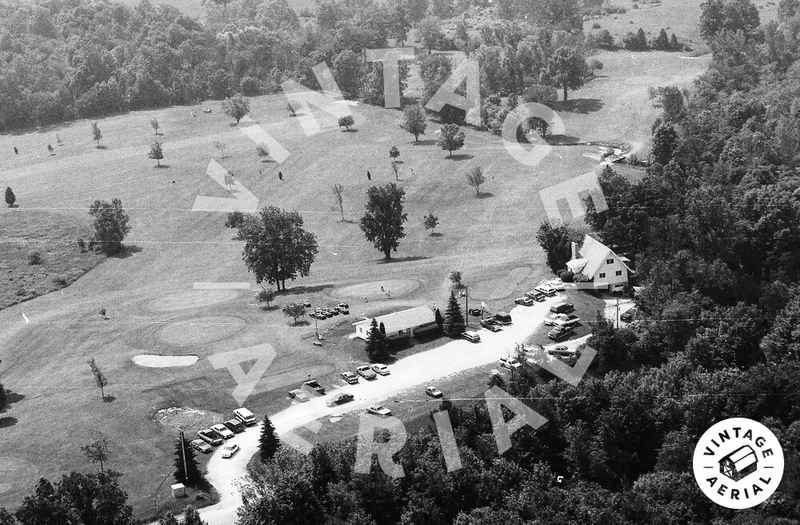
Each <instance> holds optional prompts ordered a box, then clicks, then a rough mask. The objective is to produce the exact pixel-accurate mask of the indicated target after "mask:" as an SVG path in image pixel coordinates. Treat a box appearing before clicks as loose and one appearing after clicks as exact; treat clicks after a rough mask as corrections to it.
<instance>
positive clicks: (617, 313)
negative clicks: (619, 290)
mask: <svg viewBox="0 0 800 525" xmlns="http://www.w3.org/2000/svg"><path fill="white" fill-rule="evenodd" d="M617 330H619V296H617Z"/></svg>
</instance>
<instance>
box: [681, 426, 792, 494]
mask: <svg viewBox="0 0 800 525" xmlns="http://www.w3.org/2000/svg"><path fill="white" fill-rule="evenodd" d="M692 466H693V470H694V477H695V479H696V480H697V483H698V485H700V489H701V490H702V491H703V493H704V494H705V495H706V496H708V497H709V498H710V499H711V501H713V502H714V503H716V504H718V505H722V506H723V507H727V508H729V509H749V508H750V507H755V506H756V505H759V504H761V503H763V502H764V501H766V500H767V499H768V498H769V497H770V496H772V494H773V493H774V492H775V490H776V489H777V488H778V485H780V482H781V478H782V477H783V449H782V448H781V444H780V443H779V442H778V439H777V438H776V437H775V434H773V433H772V431H770V430H769V429H768V428H767V427H765V426H764V425H762V424H761V423H759V422H757V421H753V420H752V419H746V418H731V419H726V420H724V421H720V422H719V423H716V424H715V425H714V426H712V427H711V428H709V429H708V430H706V432H705V433H704V434H703V435H702V437H701V438H700V441H698V442H697V446H696V447H695V449H694V458H693V463H692Z"/></svg>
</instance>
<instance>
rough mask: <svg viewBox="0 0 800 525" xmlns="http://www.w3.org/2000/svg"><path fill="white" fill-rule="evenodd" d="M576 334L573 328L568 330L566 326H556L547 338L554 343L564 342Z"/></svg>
mask: <svg viewBox="0 0 800 525" xmlns="http://www.w3.org/2000/svg"><path fill="white" fill-rule="evenodd" d="M574 333H575V332H573V331H572V329H571V328H567V327H565V326H556V327H555V328H553V329H552V330H550V333H548V334H547V337H549V338H550V339H552V340H553V341H562V340H564V339H569V338H570V337H571V336H572V335H573V334H574Z"/></svg>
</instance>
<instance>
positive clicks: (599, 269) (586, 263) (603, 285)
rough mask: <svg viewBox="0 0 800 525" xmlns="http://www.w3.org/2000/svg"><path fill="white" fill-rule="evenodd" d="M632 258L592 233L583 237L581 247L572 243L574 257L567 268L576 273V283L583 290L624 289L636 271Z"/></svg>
mask: <svg viewBox="0 0 800 525" xmlns="http://www.w3.org/2000/svg"><path fill="white" fill-rule="evenodd" d="M628 263H630V259H628V258H627V257H620V256H619V255H617V254H616V253H614V252H613V250H611V248H609V247H608V246H606V245H605V244H603V243H601V242H600V241H598V240H597V239H595V238H594V237H592V236H591V235H587V236H586V237H584V238H583V243H581V246H580V248H578V246H577V244H576V243H574V242H573V243H572V259H571V260H570V261H569V262H568V263H567V269H568V270H570V271H571V272H573V273H574V274H575V284H576V286H577V287H578V288H579V289H582V290H609V291H612V292H613V291H618V290H622V289H623V288H624V287H625V285H627V284H628V277H629V275H630V274H632V273H634V272H633V270H631V269H630V267H629V266H628Z"/></svg>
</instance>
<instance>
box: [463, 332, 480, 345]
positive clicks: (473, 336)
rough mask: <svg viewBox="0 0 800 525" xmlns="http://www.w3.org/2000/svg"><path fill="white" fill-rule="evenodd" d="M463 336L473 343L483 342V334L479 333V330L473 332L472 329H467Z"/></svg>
mask: <svg viewBox="0 0 800 525" xmlns="http://www.w3.org/2000/svg"><path fill="white" fill-rule="evenodd" d="M461 337H463V338H464V339H466V340H467V341H469V342H471V343H480V342H481V336H480V335H479V334H478V332H473V331H472V330H467V331H466V332H464V333H463V334H461Z"/></svg>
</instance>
